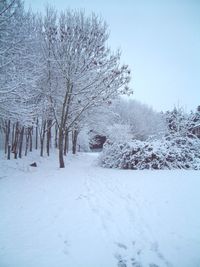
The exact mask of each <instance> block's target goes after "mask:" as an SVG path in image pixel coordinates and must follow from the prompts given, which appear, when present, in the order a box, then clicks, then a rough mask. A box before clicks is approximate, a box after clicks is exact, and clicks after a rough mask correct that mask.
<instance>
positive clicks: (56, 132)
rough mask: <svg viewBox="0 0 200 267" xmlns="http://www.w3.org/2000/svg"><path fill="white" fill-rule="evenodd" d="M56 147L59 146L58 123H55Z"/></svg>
mask: <svg viewBox="0 0 200 267" xmlns="http://www.w3.org/2000/svg"><path fill="white" fill-rule="evenodd" d="M54 142H55V148H58V126H57V124H56V125H55V140H54Z"/></svg>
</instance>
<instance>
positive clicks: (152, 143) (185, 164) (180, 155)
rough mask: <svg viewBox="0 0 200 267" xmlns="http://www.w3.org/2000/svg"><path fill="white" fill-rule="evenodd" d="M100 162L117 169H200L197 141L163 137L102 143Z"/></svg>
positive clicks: (104, 165)
mask: <svg viewBox="0 0 200 267" xmlns="http://www.w3.org/2000/svg"><path fill="white" fill-rule="evenodd" d="M99 161H100V165H101V166H103V167H107V168H120V169H133V170H144V169H162V170H164V169H194V170H199V169H200V140H199V139H197V138H189V137H181V136H170V135H169V136H166V137H163V138H162V139H161V140H148V141H145V142H142V141H138V140H135V141H133V142H131V143H121V144H117V143H112V142H109V141H108V142H107V143H106V144H105V145H104V149H103V152H102V153H101V155H100V158H99Z"/></svg>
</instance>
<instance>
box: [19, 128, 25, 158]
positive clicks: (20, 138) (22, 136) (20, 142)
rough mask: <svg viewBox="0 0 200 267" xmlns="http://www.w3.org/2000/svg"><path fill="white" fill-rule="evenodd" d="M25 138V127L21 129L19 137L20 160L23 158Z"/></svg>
mask: <svg viewBox="0 0 200 267" xmlns="http://www.w3.org/2000/svg"><path fill="white" fill-rule="evenodd" d="M23 138H24V126H23V127H22V129H21V132H20V137H19V158H21V157H22V147H23Z"/></svg>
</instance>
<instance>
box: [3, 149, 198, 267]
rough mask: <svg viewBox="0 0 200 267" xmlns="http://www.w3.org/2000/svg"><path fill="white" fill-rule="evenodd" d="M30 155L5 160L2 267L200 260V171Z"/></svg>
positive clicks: (123, 266)
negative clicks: (62, 164) (60, 163)
mask: <svg viewBox="0 0 200 267" xmlns="http://www.w3.org/2000/svg"><path fill="white" fill-rule="evenodd" d="M31 157H32V158H31ZM31 157H29V158H27V159H25V160H17V161H10V162H8V161H5V160H1V161H0V164H1V169H0V177H1V179H0V213H1V219H0V267H38V266H39V267H55V266H58V267H180V266H181V267H198V266H200V215H199V210H200V195H199V188H200V175H199V172H198V171H131V170H128V171H127V170H114V169H103V168H101V167H98V166H97V163H96V158H97V154H79V155H78V156H69V157H68V158H67V166H66V168H65V169H58V168H57V167H56V164H57V158H55V156H52V157H50V158H49V159H47V158H44V159H39V160H38V157H37V155H34V154H33V155H32V156H31ZM31 160H37V163H38V168H35V169H33V168H31V167H28V166H29V163H30V162H31Z"/></svg>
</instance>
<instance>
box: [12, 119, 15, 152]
mask: <svg viewBox="0 0 200 267" xmlns="http://www.w3.org/2000/svg"><path fill="white" fill-rule="evenodd" d="M14 138H15V124H14V123H13V127H12V140H11V144H12V149H11V150H12V151H13V147H14Z"/></svg>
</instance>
